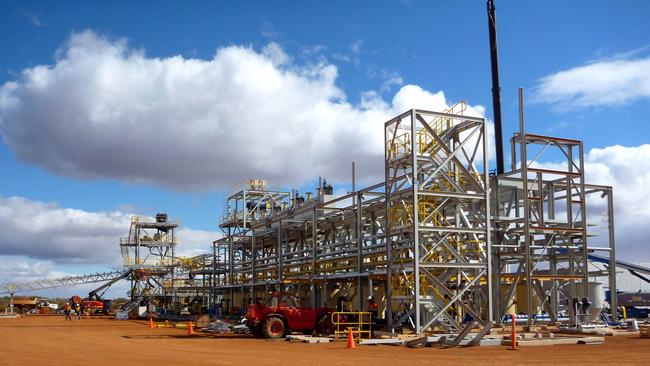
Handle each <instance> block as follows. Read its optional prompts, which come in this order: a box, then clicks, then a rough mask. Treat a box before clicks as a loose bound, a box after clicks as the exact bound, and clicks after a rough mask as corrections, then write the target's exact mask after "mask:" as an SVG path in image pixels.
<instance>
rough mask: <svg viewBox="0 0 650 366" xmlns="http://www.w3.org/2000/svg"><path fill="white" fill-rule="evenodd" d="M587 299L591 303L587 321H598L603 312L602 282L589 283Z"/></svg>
mask: <svg viewBox="0 0 650 366" xmlns="http://www.w3.org/2000/svg"><path fill="white" fill-rule="evenodd" d="M588 297H589V302H590V303H591V307H590V308H589V319H590V320H598V319H600V312H601V310H603V304H604V303H605V290H603V284H602V282H589V296H588Z"/></svg>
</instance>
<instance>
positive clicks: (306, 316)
mask: <svg viewBox="0 0 650 366" xmlns="http://www.w3.org/2000/svg"><path fill="white" fill-rule="evenodd" d="M332 311H333V310H332V309H329V308H304V307H302V306H301V305H300V300H298V298H297V297H296V296H295V295H292V294H288V293H276V294H274V295H273V297H271V299H270V300H269V304H268V305H266V304H263V303H262V302H261V301H258V302H257V303H255V304H251V305H250V306H249V307H248V309H247V311H246V325H247V326H248V328H249V329H250V330H251V333H253V334H254V335H255V336H257V337H266V338H282V337H284V336H285V335H286V334H287V333H288V332H289V331H302V332H303V333H306V334H312V333H316V334H329V333H331V330H332V321H331V314H332Z"/></svg>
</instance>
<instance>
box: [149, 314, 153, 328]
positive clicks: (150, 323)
mask: <svg viewBox="0 0 650 366" xmlns="http://www.w3.org/2000/svg"><path fill="white" fill-rule="evenodd" d="M149 329H153V318H151V317H149Z"/></svg>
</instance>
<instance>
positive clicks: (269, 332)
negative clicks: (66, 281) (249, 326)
mask: <svg viewBox="0 0 650 366" xmlns="http://www.w3.org/2000/svg"><path fill="white" fill-rule="evenodd" d="M262 330H263V332H264V335H265V336H266V338H269V339H278V338H282V337H284V335H285V333H286V331H287V330H286V327H285V325H284V321H282V319H280V318H268V319H266V321H265V322H264V325H262Z"/></svg>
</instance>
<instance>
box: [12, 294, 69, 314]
mask: <svg viewBox="0 0 650 366" xmlns="http://www.w3.org/2000/svg"><path fill="white" fill-rule="evenodd" d="M12 304H13V307H14V308H15V309H16V311H17V312H18V313H21V314H27V313H29V312H31V311H33V310H36V311H37V312H38V313H39V314H51V313H54V312H56V311H57V309H58V308H59V305H57V304H51V303H50V302H48V301H47V299H39V298H33V299H31V298H30V299H20V298H19V299H13V301H12Z"/></svg>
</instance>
